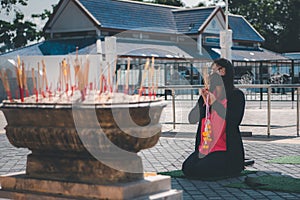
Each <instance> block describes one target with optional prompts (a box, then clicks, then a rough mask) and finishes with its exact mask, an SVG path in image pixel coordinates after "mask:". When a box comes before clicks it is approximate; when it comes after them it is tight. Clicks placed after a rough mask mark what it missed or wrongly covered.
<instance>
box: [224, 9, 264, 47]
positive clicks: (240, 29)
mask: <svg viewBox="0 0 300 200" xmlns="http://www.w3.org/2000/svg"><path fill="white" fill-rule="evenodd" d="M229 26H230V28H231V29H232V34H233V35H232V38H233V39H234V40H244V41H256V42H264V41H265V39H264V38H263V37H262V36H261V35H260V34H259V33H258V32H257V31H256V30H255V29H254V28H253V27H252V26H251V25H250V24H249V23H248V22H247V21H246V19H245V18H244V17H242V16H240V15H229Z"/></svg>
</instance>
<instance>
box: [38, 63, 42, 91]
mask: <svg viewBox="0 0 300 200" xmlns="http://www.w3.org/2000/svg"><path fill="white" fill-rule="evenodd" d="M37 79H38V80H37V84H38V91H39V93H40V94H41V93H42V88H41V77H40V62H38V73H37Z"/></svg>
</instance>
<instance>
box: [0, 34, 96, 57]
mask: <svg viewBox="0 0 300 200" xmlns="http://www.w3.org/2000/svg"><path fill="white" fill-rule="evenodd" d="M95 43H96V39H94V38H90V39H87V38H85V39H83V40H80V39H61V40H46V41H43V42H39V43H37V44H33V45H30V46H27V47H24V48H20V49H16V50H14V51H11V52H8V53H3V54H1V55H3V56H17V55H19V56H47V55H49V56H51V55H66V54H75V52H76V47H78V48H79V49H83V48H86V47H88V46H90V45H91V44H95ZM84 53H85V54H90V52H84Z"/></svg>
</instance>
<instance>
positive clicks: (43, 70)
mask: <svg viewBox="0 0 300 200" xmlns="http://www.w3.org/2000/svg"><path fill="white" fill-rule="evenodd" d="M42 73H43V74H42V95H43V97H46V95H45V92H44V88H45V86H46V92H47V93H49V87H48V79H47V72H46V65H45V62H44V60H42Z"/></svg>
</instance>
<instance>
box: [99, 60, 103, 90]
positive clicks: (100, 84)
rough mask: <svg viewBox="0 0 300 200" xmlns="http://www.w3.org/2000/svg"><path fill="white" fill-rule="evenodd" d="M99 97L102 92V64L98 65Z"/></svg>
mask: <svg viewBox="0 0 300 200" xmlns="http://www.w3.org/2000/svg"><path fill="white" fill-rule="evenodd" d="M99 81H100V82H99V95H100V94H102V92H103V68H102V62H101V63H100V77H99Z"/></svg>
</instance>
